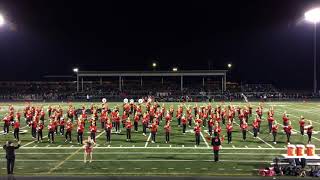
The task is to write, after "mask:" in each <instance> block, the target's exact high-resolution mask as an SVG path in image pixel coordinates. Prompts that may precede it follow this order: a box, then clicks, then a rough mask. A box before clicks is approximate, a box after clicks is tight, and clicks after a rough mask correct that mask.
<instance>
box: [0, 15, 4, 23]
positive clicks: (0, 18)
mask: <svg viewBox="0 0 320 180" xmlns="http://www.w3.org/2000/svg"><path fill="white" fill-rule="evenodd" d="M4 24H5V20H4V17H3V15H2V14H0V26H3V25H4Z"/></svg>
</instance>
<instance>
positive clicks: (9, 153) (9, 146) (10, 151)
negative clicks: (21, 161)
mask: <svg viewBox="0 0 320 180" xmlns="http://www.w3.org/2000/svg"><path fill="white" fill-rule="evenodd" d="M19 147H20V141H19V142H18V146H14V144H13V142H11V141H7V143H6V144H5V145H3V149H4V150H5V151H6V159H7V172H8V174H13V168H14V161H15V158H16V154H15V150H16V149H18V148H19Z"/></svg>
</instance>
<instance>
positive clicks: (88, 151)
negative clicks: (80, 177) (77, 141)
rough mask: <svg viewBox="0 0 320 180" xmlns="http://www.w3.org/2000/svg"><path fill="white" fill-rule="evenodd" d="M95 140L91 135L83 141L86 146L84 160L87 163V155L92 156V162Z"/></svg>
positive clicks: (84, 147)
mask: <svg viewBox="0 0 320 180" xmlns="http://www.w3.org/2000/svg"><path fill="white" fill-rule="evenodd" d="M94 143H95V142H94V141H93V140H92V139H91V138H90V136H89V137H88V140H85V141H84V142H83V144H84V146H83V149H84V159H83V162H84V163H86V162H87V156H90V160H89V163H91V162H92V151H93V145H94ZM81 144H82V142H81Z"/></svg>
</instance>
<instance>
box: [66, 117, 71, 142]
mask: <svg viewBox="0 0 320 180" xmlns="http://www.w3.org/2000/svg"><path fill="white" fill-rule="evenodd" d="M66 127H67V131H66V136H65V138H66V140H65V142H68V137H69V143H72V141H71V132H72V128H73V124H72V120H71V119H68V122H67V124H66Z"/></svg>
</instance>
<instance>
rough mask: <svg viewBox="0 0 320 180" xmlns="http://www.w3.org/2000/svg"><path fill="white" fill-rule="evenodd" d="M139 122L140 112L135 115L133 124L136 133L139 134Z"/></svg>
mask: <svg viewBox="0 0 320 180" xmlns="http://www.w3.org/2000/svg"><path fill="white" fill-rule="evenodd" d="M139 121H140V116H139V114H138V112H136V113H135V115H134V123H133V125H134V131H135V132H138V124H139Z"/></svg>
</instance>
